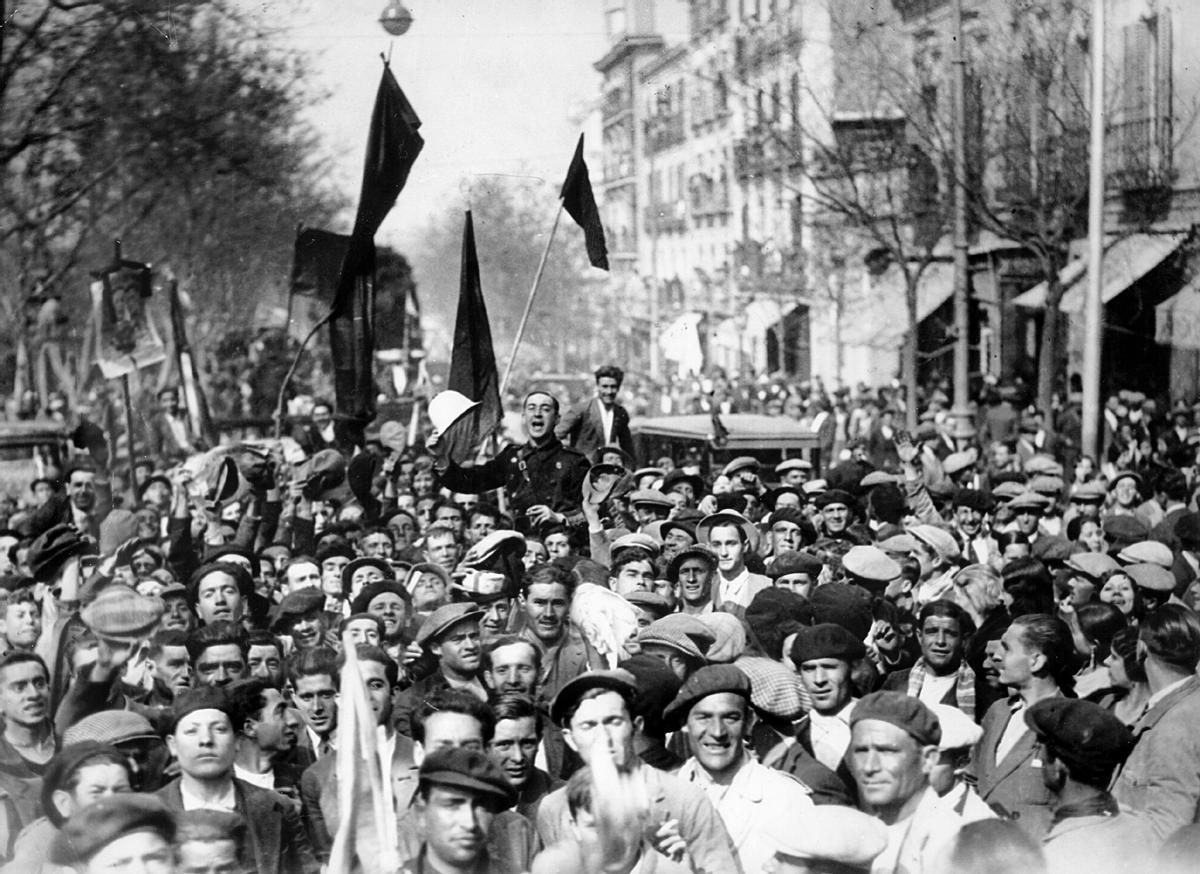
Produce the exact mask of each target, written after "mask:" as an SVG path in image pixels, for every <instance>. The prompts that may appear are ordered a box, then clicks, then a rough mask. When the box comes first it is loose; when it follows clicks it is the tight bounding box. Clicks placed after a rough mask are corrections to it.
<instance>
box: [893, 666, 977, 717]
mask: <svg viewBox="0 0 1200 874" xmlns="http://www.w3.org/2000/svg"><path fill="white" fill-rule="evenodd" d="M927 671H928V668H927V667H926V666H925V659H924V657H922V658H919V659H917V661H916V664H914V665H913V666H912V668H911V669H910V670H909V674H908V694H909V696H910V697H913V698H916V697H917V696H919V695H920V694H921V687H922V686H923V685H925V675H926V672H927ZM954 700H955V702H956V703H955V706H956V707H958V709H959V710H961V711H962V712H963V713H965V714H967V716H969V717H971V719H974V718H975V672H974V671H973V670H971V666H970V665H968V664H967V663H966V662H965V661H963V662H962V663H961V664H959V666H958V676H957V678H956V679H955V681H954Z"/></svg>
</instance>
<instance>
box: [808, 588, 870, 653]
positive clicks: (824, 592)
mask: <svg viewBox="0 0 1200 874" xmlns="http://www.w3.org/2000/svg"><path fill="white" fill-rule="evenodd" d="M808 603H809V604H810V605H812V612H813V621H814V622H816V623H825V622H832V623H834V624H835V625H840V626H842V628H845V629H846V630H847V631H849V632H850V633H851V634H852V635H854V636H855V637H857V638H858V639H859V640H866V638H867V634H869V633H870V631H871V623H872V622H873V621H874V617H873V616H872V614H871V594H870V593H869V592H868V591H867V590H866V589H864V588H863V587H862V586H854V585H849V584H846V583H830V584H828V585H824V586H817V587H816V588H815V589H813V590H812V594H811V595H810V596H809V599H808Z"/></svg>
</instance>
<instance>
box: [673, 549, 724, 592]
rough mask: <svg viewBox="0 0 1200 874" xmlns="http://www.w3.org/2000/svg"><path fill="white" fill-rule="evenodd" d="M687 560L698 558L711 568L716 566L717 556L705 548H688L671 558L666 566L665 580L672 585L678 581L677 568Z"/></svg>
mask: <svg viewBox="0 0 1200 874" xmlns="http://www.w3.org/2000/svg"><path fill="white" fill-rule="evenodd" d="M689 558H698V559H700V560H702V561H706V562H708V564H709V565H710V566H711V567H712V568H714V569H715V568H716V566H717V554H716V553H715V552H713V551H712V550H711V549H709V548H708V547H707V546H700V545H698V544H697V545H696V546H689V547H688V548H687V549H684V550H681V551H679V552H677V553H675V555H674V556H673V557H672V558H671V563H670V564H669V565H667V579H668V580H670V581H671V582H672V583H675V582H678V581H679V568H680V567H682V566H683V563H684V562H685V561H687V560H688V559H689Z"/></svg>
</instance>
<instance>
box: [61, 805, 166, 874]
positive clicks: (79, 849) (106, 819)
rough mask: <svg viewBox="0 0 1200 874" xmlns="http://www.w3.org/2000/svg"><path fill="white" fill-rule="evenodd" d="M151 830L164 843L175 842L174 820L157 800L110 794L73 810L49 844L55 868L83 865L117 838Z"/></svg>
mask: <svg viewBox="0 0 1200 874" xmlns="http://www.w3.org/2000/svg"><path fill="white" fill-rule="evenodd" d="M140 831H152V832H156V833H158V834H159V835H161V836H162V838H163V840H165V841H166V842H167V843H168V844H169V843H170V842H171V841H173V840H174V839H175V819H174V817H172V815H171V811H169V810H168V809H167V806H166V805H165V804H164V803H163V802H162V800H161V799H159V798H157V797H155V796H153V795H143V794H141V793H132V792H127V793H122V794H118V795H110V796H108V797H107V798H101V799H99V800H98V801H94V802H92V803H91V804H89V805H87V806H86V807H84V808H82V809H80V810H78V811H76V812H75V813H74V814H72V816H71V818H70V819H68V820H67V821H66V822H65V823H64V824H63V827H62V829H61V830H59V832H58V834H56V835H55V836H54V842H53V843H52V844H51V845H50V861H51V862H53V863H54V864H55V865H71V866H79V865H83V864H84V863H85V862H87V860H88V859H90V858H91V857H92V856H94V855H96V853H98V852H99V851H100V850H102V849H104V848H105V847H106V846H108V845H109V844H111V843H112V842H113V841H115V840H116V839H117V838H120V837H124V836H125V835H128V834H133V833H134V832H140Z"/></svg>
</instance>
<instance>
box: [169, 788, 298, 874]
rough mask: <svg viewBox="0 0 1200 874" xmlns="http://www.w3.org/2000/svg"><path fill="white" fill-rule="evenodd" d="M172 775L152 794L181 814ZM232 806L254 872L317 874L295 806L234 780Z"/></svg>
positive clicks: (177, 792) (276, 796)
mask: <svg viewBox="0 0 1200 874" xmlns="http://www.w3.org/2000/svg"><path fill="white" fill-rule="evenodd" d="M179 780H180V778H176V779H174V780H172V781H171V782H170V783H168V784H167V785H166V786H164V787H163V788H161V789H159V790H158V791H157V792H155V793H154V794H155V795H157V796H158V797H159V798H161V799H162V801H163V803H164V804H166V806H167V808H168V809H170V810H172V811H175V812H177V813H181V812H182V811H183V809H184V808H183V795H182V793H181V792H180V789H179ZM233 792H234V797H235V798H236V802H235V809H236V810H237V812H238V813H240V814H241V815H242V816H243V817H244V818H245V820H246V824H247V826H248V830H247V834H248V835H249V838H250V849H251V850H252V851H253V853H254V870H255V871H257V872H258V874H317V871H318V865H317V860H316V857H315V856H313V852H312V848H311V847H310V846H309V844H308V837H307V835H306V834H305V833H304V826H303V824H302V823H301V821H300V814H299V813H297V812H296V807H295V805H294V804H292V802H290V801H288V800H287V799H286V798H284V797H283V796H282V795H280V794H279V793H278V792H272V791H271V790H270V789H260V788H259V787H257V786H253V785H251V784H249V783H246V782H245V781H242V780H238V779H236V778H235V779H234V781H233Z"/></svg>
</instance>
